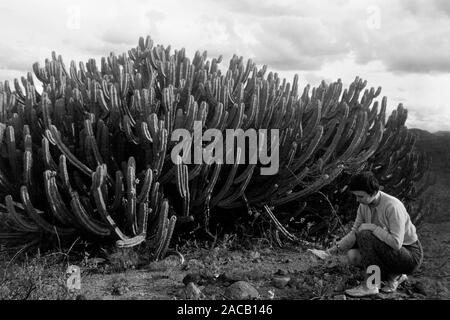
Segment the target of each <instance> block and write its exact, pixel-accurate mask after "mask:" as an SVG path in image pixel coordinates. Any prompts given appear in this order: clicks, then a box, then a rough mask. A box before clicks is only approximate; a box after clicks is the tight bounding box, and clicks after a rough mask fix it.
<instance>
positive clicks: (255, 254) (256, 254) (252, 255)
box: [250, 251, 261, 260]
mask: <svg viewBox="0 0 450 320" xmlns="http://www.w3.org/2000/svg"><path fill="white" fill-rule="evenodd" d="M260 258H261V254H260V253H259V252H258V251H250V259H252V260H258V259H260Z"/></svg>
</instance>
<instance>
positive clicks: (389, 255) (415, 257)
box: [327, 172, 423, 297]
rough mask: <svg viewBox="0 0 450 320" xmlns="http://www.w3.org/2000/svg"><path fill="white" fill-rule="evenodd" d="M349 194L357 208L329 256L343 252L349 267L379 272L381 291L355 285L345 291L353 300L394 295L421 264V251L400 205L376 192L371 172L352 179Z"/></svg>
mask: <svg viewBox="0 0 450 320" xmlns="http://www.w3.org/2000/svg"><path fill="white" fill-rule="evenodd" d="M349 191H351V192H352V193H353V194H354V195H355V196H356V201H358V202H359V207H358V211H357V215H356V220H355V222H354V224H353V227H352V230H351V231H350V232H349V233H348V234H347V235H346V236H345V237H344V238H342V240H341V241H339V242H338V243H337V244H336V245H335V246H333V247H331V248H329V249H328V250H327V252H328V253H329V254H337V253H346V254H347V258H348V262H349V263H350V264H353V265H356V266H360V267H362V268H363V271H364V272H365V271H366V270H367V268H368V267H369V266H371V265H376V266H378V267H379V268H380V271H381V280H382V281H383V282H384V286H383V287H382V288H378V287H377V286H372V285H371V286H367V284H366V281H363V282H362V283H361V284H360V285H359V286H357V287H355V288H353V289H348V290H346V294H348V295H349V296H353V297H364V296H368V295H373V294H377V293H378V292H379V290H380V289H381V291H383V292H394V291H395V290H396V289H397V287H398V285H399V284H400V283H401V282H403V281H405V280H406V279H407V276H406V274H411V273H412V272H414V271H415V270H417V269H418V268H419V267H420V265H421V264H422V260H423V250H422V246H421V244H420V241H419V239H418V237H417V233H416V228H415V226H414V225H413V223H412V222H411V219H410V217H409V214H408V212H407V211H406V209H405V206H404V205H403V203H402V202H401V201H400V200H398V199H397V198H395V197H393V196H391V195H389V194H387V193H384V192H382V191H380V189H379V183H378V181H377V179H376V178H375V176H374V175H373V173H372V172H363V173H360V174H357V175H355V176H353V177H352V179H351V182H350V184H349Z"/></svg>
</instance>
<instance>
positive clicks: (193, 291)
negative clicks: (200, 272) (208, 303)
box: [184, 282, 203, 300]
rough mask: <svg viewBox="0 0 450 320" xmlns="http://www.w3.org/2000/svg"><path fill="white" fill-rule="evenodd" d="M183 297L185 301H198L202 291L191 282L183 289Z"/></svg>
mask: <svg viewBox="0 0 450 320" xmlns="http://www.w3.org/2000/svg"><path fill="white" fill-rule="evenodd" d="M184 295H185V298H186V299H187V300H200V299H201V298H202V296H203V295H202V291H201V290H200V289H199V288H198V287H197V286H196V285H195V284H194V283H192V282H189V283H188V284H187V285H186V288H185V289H184Z"/></svg>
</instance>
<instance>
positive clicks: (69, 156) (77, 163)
mask: <svg viewBox="0 0 450 320" xmlns="http://www.w3.org/2000/svg"><path fill="white" fill-rule="evenodd" d="M50 130H51V134H52V137H53V139H54V140H55V143H56V145H57V146H58V149H59V150H60V151H61V152H62V153H63V154H64V155H65V156H66V157H67V160H69V162H70V163H72V165H74V166H75V167H77V168H78V169H79V170H80V171H81V172H83V173H84V174H86V175H88V176H91V175H92V173H93V171H92V170H91V169H89V168H88V167H87V166H86V165H84V164H83V163H82V162H81V161H80V160H78V159H77V157H75V155H74V154H73V153H72V152H70V150H69V149H68V148H67V147H66V145H65V144H64V143H63V142H62V140H61V137H60V133H59V132H58V129H56V127H55V126H53V125H52V126H50Z"/></svg>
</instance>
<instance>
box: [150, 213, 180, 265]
mask: <svg viewBox="0 0 450 320" xmlns="http://www.w3.org/2000/svg"><path fill="white" fill-rule="evenodd" d="M176 222H177V217H176V216H175V215H173V216H172V217H170V220H169V225H168V229H167V235H166V237H165V239H164V242H162V245H161V249H160V250H158V251H159V253H157V254H156V255H155V256H156V259H157V260H158V259H164V257H165V256H166V253H167V249H168V248H169V244H170V240H171V239H172V235H173V231H174V229H175V225H176Z"/></svg>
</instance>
